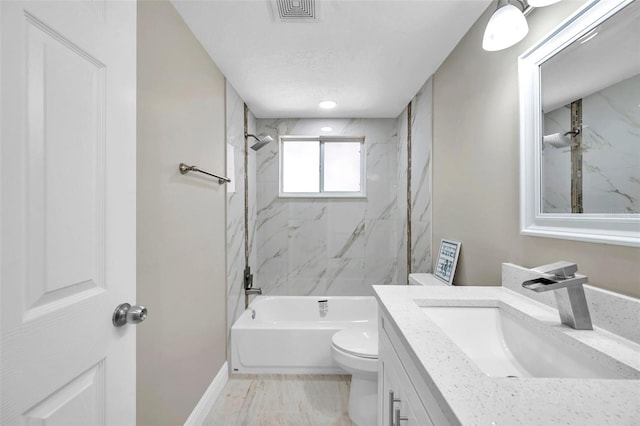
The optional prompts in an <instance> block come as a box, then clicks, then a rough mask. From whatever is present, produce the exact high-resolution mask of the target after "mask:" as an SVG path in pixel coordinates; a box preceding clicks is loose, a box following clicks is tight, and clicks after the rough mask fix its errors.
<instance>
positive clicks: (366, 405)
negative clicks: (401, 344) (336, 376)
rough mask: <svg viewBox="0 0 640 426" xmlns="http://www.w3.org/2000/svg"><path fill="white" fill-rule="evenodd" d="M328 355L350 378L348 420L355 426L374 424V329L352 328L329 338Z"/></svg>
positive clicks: (376, 362) (375, 329)
mask: <svg viewBox="0 0 640 426" xmlns="http://www.w3.org/2000/svg"><path fill="white" fill-rule="evenodd" d="M331 355H332V356H333V359H334V361H335V362H336V363H337V364H338V365H339V366H340V367H342V369H344V370H345V371H346V372H347V373H349V374H351V387H350V389H349V417H350V418H351V421H353V423H355V424H356V425H358V426H368V425H375V424H377V414H378V413H377V409H376V407H377V404H378V326H377V324H373V325H370V324H367V325H360V324H358V325H353V326H350V327H348V328H345V329H343V330H341V331H339V332H337V333H336V334H334V335H333V338H332V339H331Z"/></svg>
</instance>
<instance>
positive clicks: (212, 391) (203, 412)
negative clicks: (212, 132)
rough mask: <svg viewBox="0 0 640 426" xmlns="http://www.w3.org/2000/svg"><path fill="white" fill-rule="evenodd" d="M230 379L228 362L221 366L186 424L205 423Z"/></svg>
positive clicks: (197, 424) (199, 425) (198, 424)
mask: <svg viewBox="0 0 640 426" xmlns="http://www.w3.org/2000/svg"><path fill="white" fill-rule="evenodd" d="M227 381H229V366H228V365H227V362H226V361H225V363H224V364H223V365H222V367H220V370H219V371H218V374H216V377H214V378H213V381H212V382H211V384H210V385H209V387H208V388H207V390H206V391H205V392H204V394H203V395H202V398H200V401H199V402H198V404H197V405H196V406H195V408H194V409H193V411H192V412H191V414H190V415H189V418H187V421H185V422H184V424H185V426H201V425H203V424H204V420H205V419H206V418H207V415H208V414H209V412H210V411H211V409H212V408H213V404H215V402H216V399H218V396H220V394H221V393H222V389H223V388H224V385H225V384H227Z"/></svg>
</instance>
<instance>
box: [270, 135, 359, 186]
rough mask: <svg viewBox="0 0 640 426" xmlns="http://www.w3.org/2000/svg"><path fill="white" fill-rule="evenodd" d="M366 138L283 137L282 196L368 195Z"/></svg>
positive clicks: (281, 148)
mask: <svg viewBox="0 0 640 426" xmlns="http://www.w3.org/2000/svg"><path fill="white" fill-rule="evenodd" d="M364 159H365V155H364V138H352V137H309V136H282V137H280V196H281V197H364V196H365V188H364V182H365V179H364V176H365V171H364Z"/></svg>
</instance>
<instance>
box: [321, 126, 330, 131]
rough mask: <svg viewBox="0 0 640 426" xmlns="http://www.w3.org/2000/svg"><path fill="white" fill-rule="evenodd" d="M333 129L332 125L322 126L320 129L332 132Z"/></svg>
mask: <svg viewBox="0 0 640 426" xmlns="http://www.w3.org/2000/svg"><path fill="white" fill-rule="evenodd" d="M332 130H333V129H332V128H331V127H329V126H324V127H320V131H322V132H330V131H332Z"/></svg>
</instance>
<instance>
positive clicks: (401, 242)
mask: <svg viewBox="0 0 640 426" xmlns="http://www.w3.org/2000/svg"><path fill="white" fill-rule="evenodd" d="M408 114H409V111H408V110H407V108H405V109H404V111H402V113H401V114H400V115H399V116H398V118H397V119H396V121H397V123H396V127H397V129H398V132H397V138H396V139H397V145H396V164H397V169H396V182H397V188H398V195H397V197H396V198H397V200H398V201H397V209H398V215H397V216H396V232H397V234H398V239H397V240H396V250H397V258H398V268H397V273H396V283H397V284H407V280H408V270H409V268H408V265H407V256H408V253H407V176H408V174H407V172H408V170H407V167H408V164H409V161H408V154H407V138H408V135H409V132H408V126H407V123H408V120H409V118H408Z"/></svg>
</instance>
